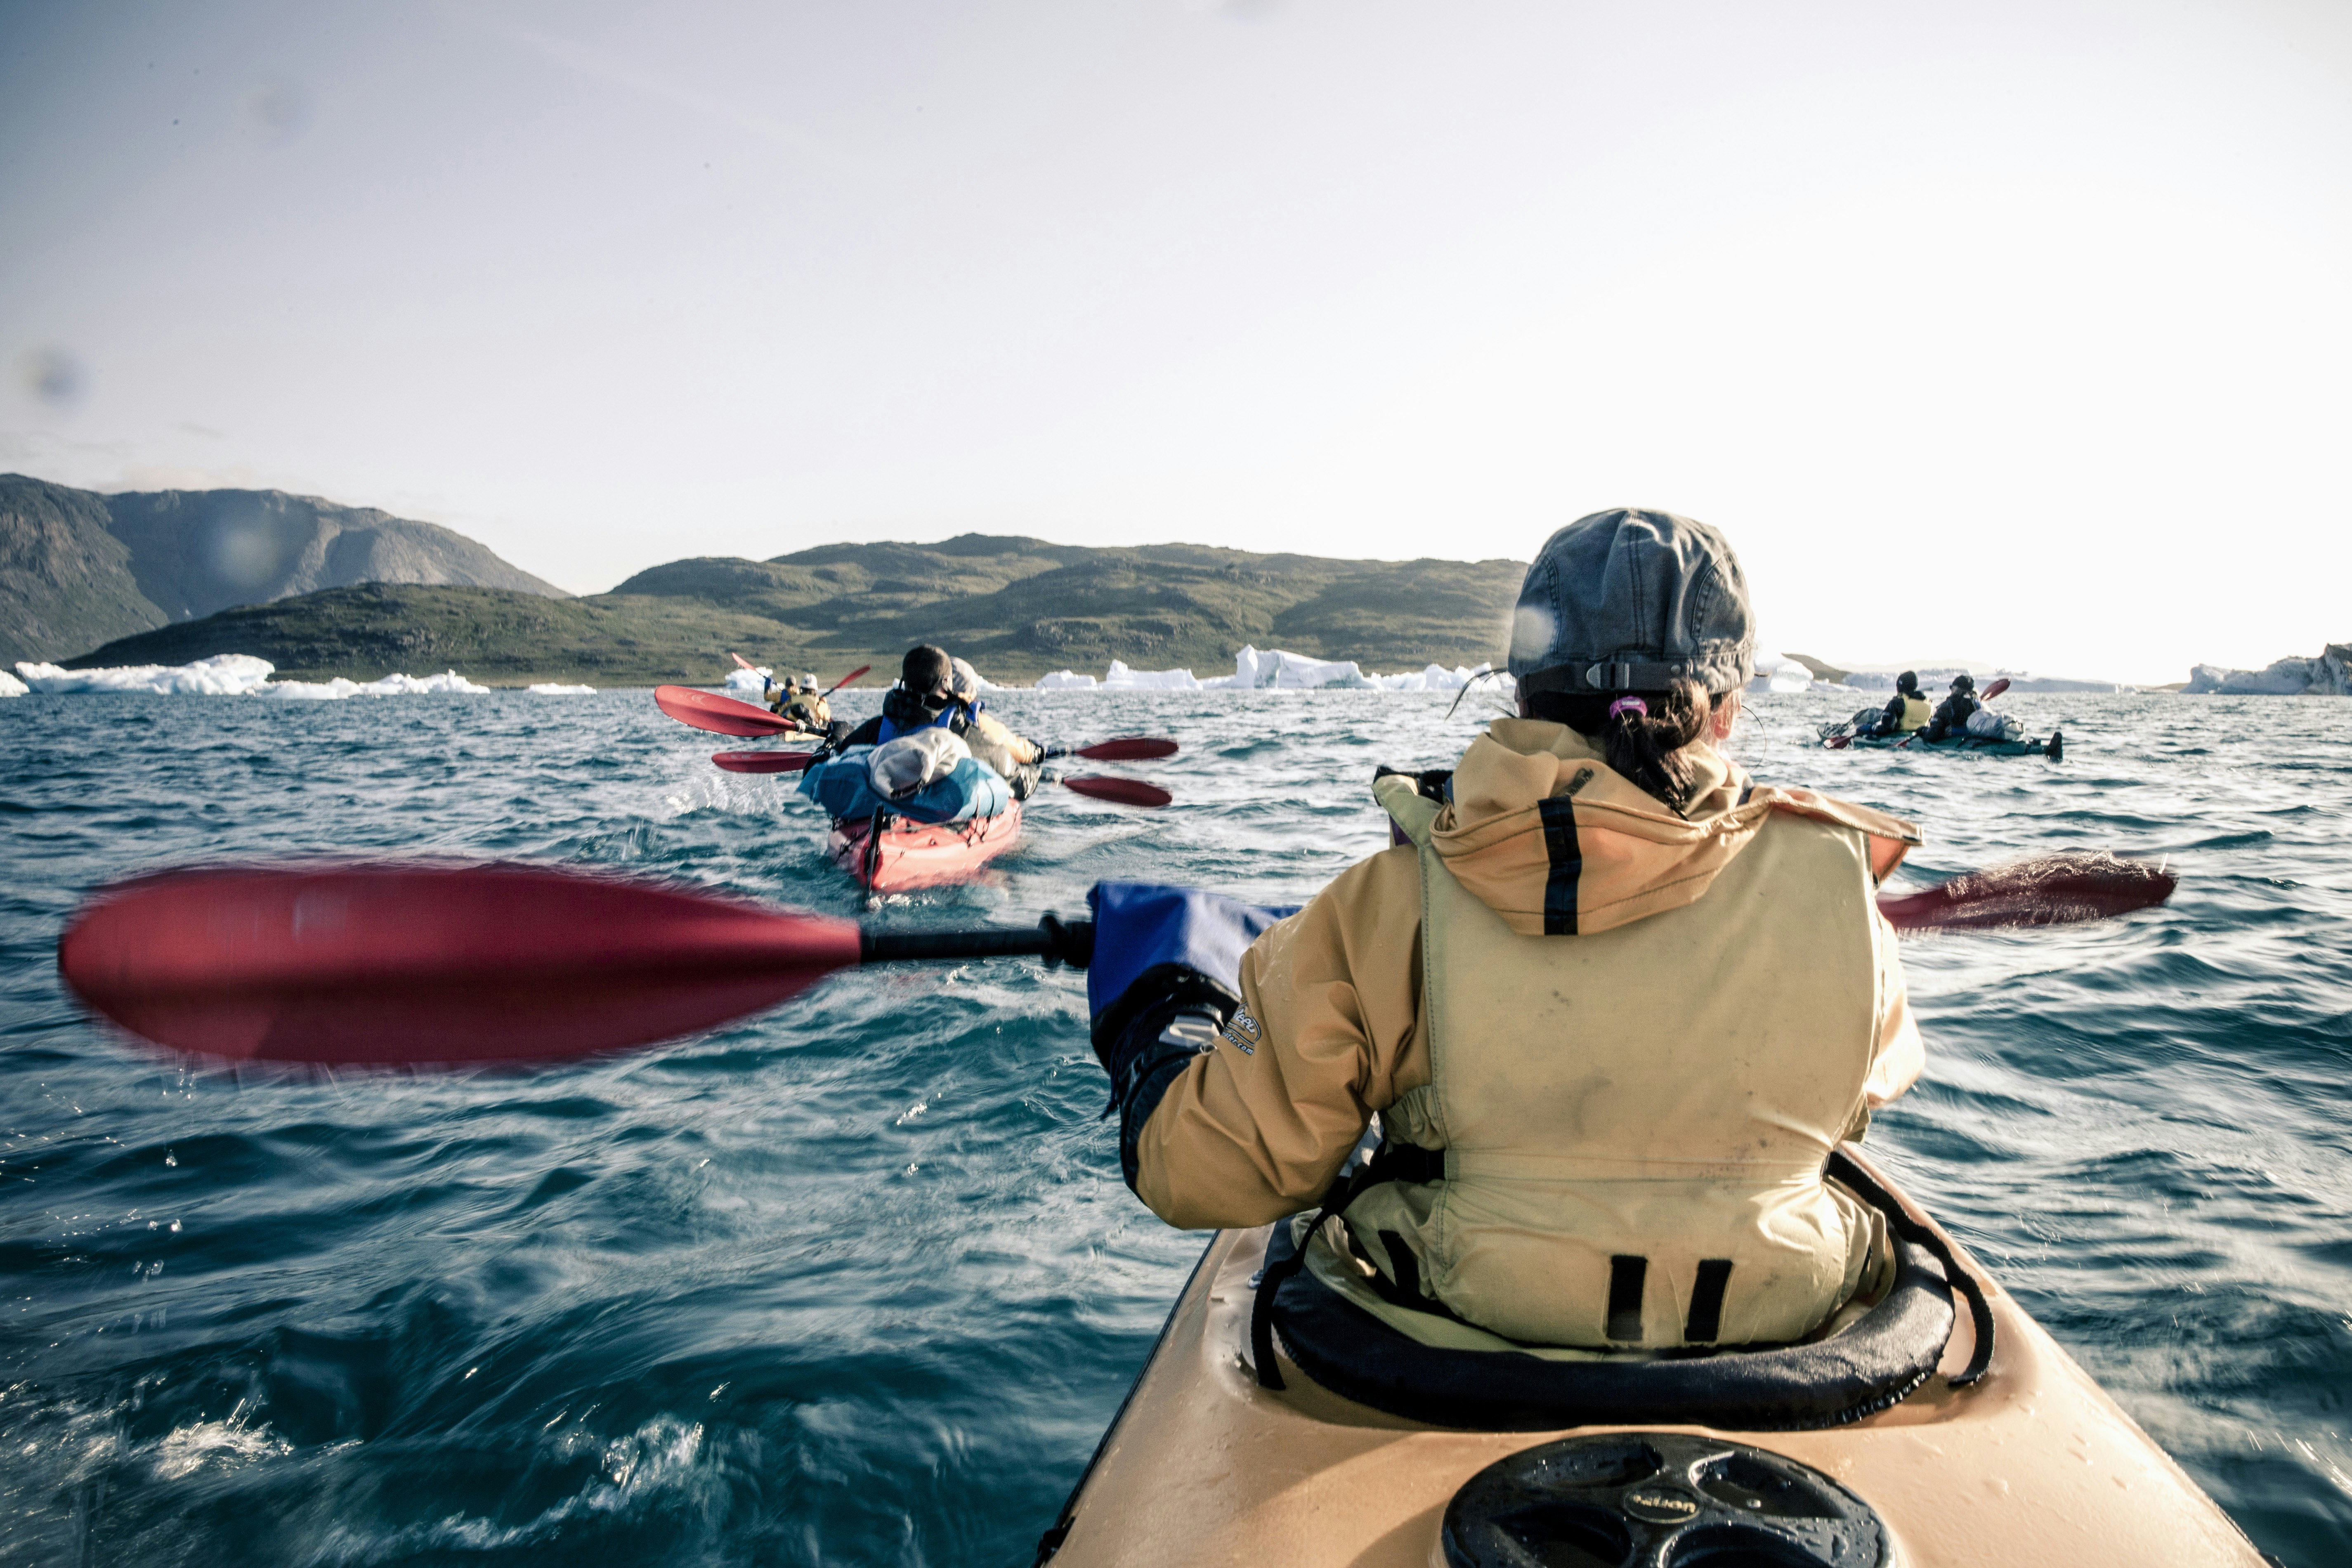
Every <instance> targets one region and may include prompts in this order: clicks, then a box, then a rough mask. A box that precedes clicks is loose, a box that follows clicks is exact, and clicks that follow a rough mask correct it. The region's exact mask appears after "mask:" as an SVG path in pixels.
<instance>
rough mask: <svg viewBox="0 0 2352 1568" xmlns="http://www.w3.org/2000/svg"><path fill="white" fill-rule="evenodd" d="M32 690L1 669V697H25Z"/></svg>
mask: <svg viewBox="0 0 2352 1568" xmlns="http://www.w3.org/2000/svg"><path fill="white" fill-rule="evenodd" d="M31 691H32V688H31V687H29V686H27V685H26V684H25V683H24V682H23V681H21V680H19V679H16V677H15V676H13V675H11V674H9V673H8V672H7V671H6V670H5V669H0V697H23V696H26V695H27V694H29V693H30V692H31Z"/></svg>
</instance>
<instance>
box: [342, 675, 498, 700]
mask: <svg viewBox="0 0 2352 1568" xmlns="http://www.w3.org/2000/svg"><path fill="white" fill-rule="evenodd" d="M443 691H463V692H467V693H471V694H475V695H486V694H488V691H489V688H488V687H487V686H477V685H475V684H474V683H473V682H472V681H470V680H468V679H466V678H465V677H464V676H462V675H460V674H458V673H457V671H456V670H454V669H452V670H447V671H445V672H444V673H442V674H440V675H428V676H425V677H424V678H423V679H418V678H417V677H415V676H414V675H387V676H385V677H384V678H383V679H382V680H371V681H368V682H366V683H364V684H363V685H362V686H361V687H360V689H359V692H358V695H360V696H362V697H422V696H425V695H427V694H428V693H434V692H443Z"/></svg>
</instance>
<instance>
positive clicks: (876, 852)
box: [865, 806, 890, 893]
mask: <svg viewBox="0 0 2352 1568" xmlns="http://www.w3.org/2000/svg"><path fill="white" fill-rule="evenodd" d="M889 825H890V813H889V811H888V810H887V808H885V807H882V806H877V807H875V808H874V820H873V821H871V822H869V823H867V824H866V876H865V882H866V891H867V892H869V893H870V892H872V891H873V890H874V879H875V877H876V876H877V875H878V874H879V873H880V871H881V869H882V830H883V829H884V828H886V827H887V826H889Z"/></svg>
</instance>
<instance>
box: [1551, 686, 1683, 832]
mask: <svg viewBox="0 0 2352 1568" xmlns="http://www.w3.org/2000/svg"><path fill="white" fill-rule="evenodd" d="M1714 707H1715V704H1714V700H1713V699H1712V698H1710V697H1709V696H1708V695H1707V691H1706V687H1704V686H1702V685H1700V684H1699V683H1698V682H1697V681H1696V680H1678V681H1676V682H1675V683H1674V684H1673V685H1672V686H1670V687H1668V688H1667V689H1665V690H1664V691H1629V692H1625V693H1623V694H1622V695H1617V696H1612V697H1598V696H1591V695H1588V694H1585V693H1570V692H1565V691H1543V692H1538V693H1536V694H1535V695H1534V696H1533V697H1532V698H1531V699H1530V700H1529V702H1528V713H1529V716H1530V717H1532V718H1537V719H1549V720H1550V721H1552V722H1553V723H1555V724H1565V725H1567V726H1568V727H1569V728H1570V729H1571V730H1574V731H1577V732H1578V733H1579V734H1580V735H1585V736H1589V737H1591V738H1592V739H1595V740H1598V741H1599V742H1601V759H1602V760H1603V761H1604V762H1606V763H1608V764H1609V765H1610V766H1611V767H1612V768H1614V769H1615V770H1616V771H1617V772H1619V773H1622V774H1623V775H1624V776H1625V777H1627V778H1628V779H1631V780H1632V781H1633V783H1634V784H1637V785H1639V786H1640V787H1641V788H1642V789H1643V790H1644V791H1646V792H1648V793H1649V794H1650V795H1654V796H1656V797H1657V799H1658V800H1659V801H1660V802H1661V803H1663V804H1664V805H1665V807H1666V809H1667V810H1669V811H1671V812H1673V813H1674V814H1675V816H1682V815H1683V808H1684V807H1685V806H1686V805H1689V804H1690V798H1691V793H1692V791H1694V790H1695V789H1696V788H1697V785H1698V781H1697V778H1696V776H1695V774H1694V773H1693V771H1692V768H1691V763H1690V758H1689V757H1687V756H1686V755H1685V754H1684V748H1685V747H1686V746H1688V745H1689V744H1690V743H1691V742H1694V741H1696V740H1697V739H1698V738H1699V736H1700V734H1701V733H1702V732H1704V731H1705V730H1706V721H1707V717H1708V715H1709V714H1710V713H1712V712H1713V711H1714Z"/></svg>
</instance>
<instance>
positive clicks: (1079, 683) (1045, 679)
mask: <svg viewBox="0 0 2352 1568" xmlns="http://www.w3.org/2000/svg"><path fill="white" fill-rule="evenodd" d="M1097 684H1099V683H1098V682H1097V680H1096V679H1095V678H1094V677H1093V676H1091V675H1080V674H1079V673H1078V672H1077V671H1076V670H1074V669H1057V670H1055V671H1054V673H1053V674H1051V675H1041V676H1039V677H1038V678H1037V689H1038V690H1040V691H1092V690H1093V689H1095V688H1096V686H1097Z"/></svg>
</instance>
